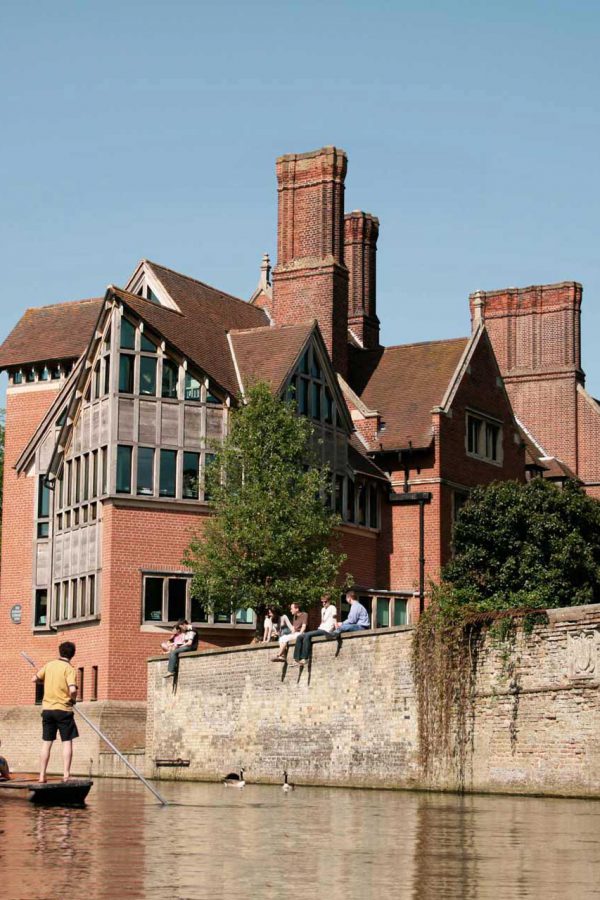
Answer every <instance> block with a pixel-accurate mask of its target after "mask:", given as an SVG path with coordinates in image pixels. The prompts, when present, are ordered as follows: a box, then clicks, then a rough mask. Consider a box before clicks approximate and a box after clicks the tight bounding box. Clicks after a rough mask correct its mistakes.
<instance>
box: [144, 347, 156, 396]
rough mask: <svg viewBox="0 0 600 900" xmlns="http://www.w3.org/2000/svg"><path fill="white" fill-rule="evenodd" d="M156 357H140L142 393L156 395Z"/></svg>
mask: <svg viewBox="0 0 600 900" xmlns="http://www.w3.org/2000/svg"><path fill="white" fill-rule="evenodd" d="M156 362H157V361H156V358H155V357H152V356H142V357H140V394H143V395H145V396H148V397H155V396H156Z"/></svg>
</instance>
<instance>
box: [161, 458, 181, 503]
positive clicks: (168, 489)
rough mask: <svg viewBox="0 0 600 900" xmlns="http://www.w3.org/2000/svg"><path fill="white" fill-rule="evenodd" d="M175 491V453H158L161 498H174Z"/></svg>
mask: <svg viewBox="0 0 600 900" xmlns="http://www.w3.org/2000/svg"><path fill="white" fill-rule="evenodd" d="M176 489H177V451H176V450H161V451H160V488H159V493H160V496H161V497H174V496H175V493H176Z"/></svg>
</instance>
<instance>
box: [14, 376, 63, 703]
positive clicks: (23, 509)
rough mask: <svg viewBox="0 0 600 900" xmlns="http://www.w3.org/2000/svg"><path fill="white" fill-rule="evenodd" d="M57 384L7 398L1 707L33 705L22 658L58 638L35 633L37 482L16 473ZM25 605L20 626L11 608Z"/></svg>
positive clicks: (45, 651) (39, 651)
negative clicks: (34, 565) (17, 466)
mask: <svg viewBox="0 0 600 900" xmlns="http://www.w3.org/2000/svg"><path fill="white" fill-rule="evenodd" d="M57 393H58V385H55V384H52V383H50V385H47V384H45V383H44V384H43V385H39V386H38V385H35V386H31V387H30V386H29V385H27V386H24V387H22V388H17V389H14V390H11V389H9V390H8V392H7V396H6V437H5V447H4V500H3V511H2V524H3V528H2V580H1V584H0V704H12V703H19V702H26V703H31V702H32V701H33V699H34V688H33V686H32V684H31V671H30V670H29V668H28V666H27V664H26V663H25V662H24V661H23V660H22V659H21V657H20V656H19V651H20V650H24V651H26V652H27V653H29V654H30V655H32V656H33V657H34V658H36V655H42V654H50V653H52V652H53V649H50V648H54V647H56V646H57V644H56V637H55V636H54V635H53V636H46V637H45V638H37V637H36V638H34V636H33V634H32V630H31V629H32V625H33V609H32V582H33V542H34V531H33V527H34V501H35V478H34V477H30V476H28V475H26V474H22V475H17V473H16V471H15V469H14V466H15V464H16V462H17V460H18V458H19V456H20V455H21V453H22V452H23V450H24V449H25V447H26V446H27V443H28V442H29V440H30V439H31V437H32V436H33V434H34V432H35V430H36V428H37V427H38V425H39V424H40V422H41V420H42V419H43V417H44V415H45V414H46V413H47V411H48V409H49V408H50V406H51V405H52V403H53V402H54V400H55V399H56V395H57ZM15 604H20V606H21V623H20V624H16V623H14V622H13V621H12V620H11V617H10V610H11V608H12V607H13V606H14V605H15Z"/></svg>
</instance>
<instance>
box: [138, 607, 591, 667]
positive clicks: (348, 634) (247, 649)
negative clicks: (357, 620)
mask: <svg viewBox="0 0 600 900" xmlns="http://www.w3.org/2000/svg"><path fill="white" fill-rule="evenodd" d="M599 608H600V607H599ZM413 628H414V625H395V626H394V627H393V628H366V629H365V630H364V631H345V632H344V636H343V638H342V640H344V641H346V640H349V639H350V640H354V639H355V638H364V637H373V635H377V636H379V637H384V636H385V635H391V634H398V633H399V632H401V631H412V630H413ZM330 641H331V638H325V637H321V636H319V637H315V638H313V643H315V644H317V643H323V644H324V643H329V642H330ZM275 649H277V641H269V642H268V643H266V644H264V643H260V644H238V645H237V646H235V647H215V649H214V650H195V651H191V652H190V653H186V654H185V658H186V659H192V658H193V657H194V656H222V655H224V654H228V653H252V652H255V651H257V650H275ZM167 659H168V654H167V653H162V654H161V655H160V656H149V657H148V662H149V663H151V662H165V660H167Z"/></svg>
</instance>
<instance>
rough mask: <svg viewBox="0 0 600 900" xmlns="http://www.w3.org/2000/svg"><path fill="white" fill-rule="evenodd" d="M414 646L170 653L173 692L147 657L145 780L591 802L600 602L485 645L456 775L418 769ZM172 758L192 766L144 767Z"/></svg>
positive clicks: (407, 638) (381, 635)
mask: <svg viewBox="0 0 600 900" xmlns="http://www.w3.org/2000/svg"><path fill="white" fill-rule="evenodd" d="M411 650H412V630H411V629H410V628H395V629H389V630H379V631H369V632H363V633H359V634H352V635H347V636H345V638H344V640H343V642H342V645H341V649H340V650H339V652H338V650H337V646H336V642H324V641H319V642H316V643H315V644H314V650H313V659H312V664H311V666H310V668H309V669H306V670H304V671H300V670H299V669H298V668H293V667H292V666H289V667H286V668H285V669H283V670H282V667H281V665H280V664H277V663H273V662H271V657H272V656H273V647H272V646H271V647H266V646H261V645H257V646H250V647H243V648H230V649H223V650H216V651H208V652H203V653H196V654H189V655H187V656H183V657H182V658H181V660H180V670H179V676H178V680H177V683H176V684H173V682H172V680H171V679H164V678H163V677H162V675H163V674H164V672H165V671H166V663H165V660H164V657H163V658H161V659H158V658H156V659H151V660H150V661H149V665H148V709H147V732H146V774H147V775H149V776H153V775H160V777H163V778H169V777H171V778H186V779H198V780H215V779H219V778H221V777H222V776H223V775H224V774H225V773H227V772H228V771H230V770H232V769H237V768H239V767H240V766H243V767H244V769H245V776H246V779H247V780H248V781H250V782H277V781H281V776H282V772H283V770H284V769H287V770H288V772H289V774H290V778H291V779H293V780H294V781H295V782H296V783H298V784H302V783H305V784H318V785H339V786H353V787H366V788H409V789H428V790H456V789H460V788H463V789H465V790H467V791H484V792H505V793H524V794H527V793H529V794H545V795H565V796H581V797H596V798H600V605H594V606H586V607H572V608H568V609H560V610H550V611H549V612H548V623H547V625H541V626H536V627H535V629H534V631H533V632H532V633H531V634H529V635H526V634H525V633H523V631H522V630H519V631H518V632H517V635H516V640H515V642H514V644H513V645H512V646H511V649H510V652H509V653H508V657H507V651H506V647H505V648H504V649H503V648H502V647H499V646H498V645H497V644H496V643H494V641H493V640H492V639H491V638H489V637H488V638H486V640H485V642H484V644H483V646H482V647H481V649H480V652H479V656H478V664H477V676H476V682H475V694H474V697H475V699H474V702H473V705H472V707H471V708H470V713H469V716H468V731H469V734H468V745H467V748H466V751H465V756H464V759H463V761H462V762H463V765H462V766H461V771H462V774H461V775H460V776H459V774H458V772H457V766H456V764H455V760H445V761H444V760H442V761H440V762H439V764H438V765H436V767H435V770H434V774H425V772H424V771H423V768H422V766H421V764H420V760H419V752H418V732H417V707H416V696H415V686H414V683H413V676H412V666H411ZM290 657H291V654H290ZM178 757H179V758H182V759H186V760H189V763H190V764H189V767H188V768H173V769H164V768H161V769H160V770H158V769H157V768H156V766H155V762H154V761H155V760H156V759H160V758H163V759H164V758H167V759H174V758H178Z"/></svg>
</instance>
